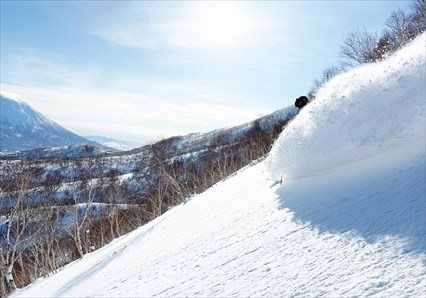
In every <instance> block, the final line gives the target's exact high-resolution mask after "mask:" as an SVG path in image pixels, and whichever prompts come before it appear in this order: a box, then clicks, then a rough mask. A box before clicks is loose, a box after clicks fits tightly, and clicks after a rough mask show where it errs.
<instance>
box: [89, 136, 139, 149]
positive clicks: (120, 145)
mask: <svg viewBox="0 0 426 298" xmlns="http://www.w3.org/2000/svg"><path fill="white" fill-rule="evenodd" d="M84 137H85V138H87V139H89V140H92V141H95V142H98V143H99V144H102V145H104V146H106V147H110V148H114V149H118V150H123V151H127V150H132V149H135V148H138V147H142V146H143V145H142V144H141V143H136V142H129V141H123V140H117V139H113V138H109V137H105V136H84Z"/></svg>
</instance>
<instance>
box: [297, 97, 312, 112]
mask: <svg viewBox="0 0 426 298" xmlns="http://www.w3.org/2000/svg"><path fill="white" fill-rule="evenodd" d="M308 102H309V99H308V98H307V97H306V96H300V97H298V98H297V99H296V102H295V103H294V105H295V106H296V107H297V108H299V110H300V109H301V108H303V107H304V106H306V104H307V103H308Z"/></svg>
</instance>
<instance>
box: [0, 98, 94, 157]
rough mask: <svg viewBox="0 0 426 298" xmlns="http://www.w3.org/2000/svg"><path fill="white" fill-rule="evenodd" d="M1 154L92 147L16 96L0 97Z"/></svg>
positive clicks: (88, 142) (89, 142) (84, 139)
mask: <svg viewBox="0 0 426 298" xmlns="http://www.w3.org/2000/svg"><path fill="white" fill-rule="evenodd" d="M0 116H1V117H0V128H1V129H0V152H2V153H7V152H14V151H20V150H29V149H34V148H40V147H51V146H53V147H58V146H67V145H73V144H85V143H86V144H94V145H99V144H97V143H95V142H93V141H91V140H88V139H86V138H83V137H81V136H78V135H76V134H75V133H72V132H71V131H69V130H67V129H65V128H63V127H62V126H60V125H59V124H57V123H55V122H54V121H52V120H51V119H49V118H48V117H46V116H44V115H43V114H41V113H40V112H38V111H37V110H35V109H34V108H33V107H31V106H30V105H29V104H28V103H26V102H25V101H23V100H22V99H20V98H19V97H17V96H15V95H11V94H9V93H6V92H3V91H2V93H1V94H0Z"/></svg>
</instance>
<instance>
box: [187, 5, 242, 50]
mask: <svg viewBox="0 0 426 298" xmlns="http://www.w3.org/2000/svg"><path fill="white" fill-rule="evenodd" d="M249 24H250V23H249V22H248V20H247V17H246V15H245V12H244V11H243V8H242V7H241V6H239V5H236V4H233V3H208V2H202V3H198V4H197V5H196V6H191V12H190V15H189V23H188V25H187V26H185V27H186V30H185V32H181V34H182V35H183V36H182V37H183V40H184V41H185V42H187V43H189V44H191V45H193V46H211V47H234V46H238V45H240V44H242V43H243V42H245V41H246V37H247V36H248V34H249V31H250V28H249Z"/></svg>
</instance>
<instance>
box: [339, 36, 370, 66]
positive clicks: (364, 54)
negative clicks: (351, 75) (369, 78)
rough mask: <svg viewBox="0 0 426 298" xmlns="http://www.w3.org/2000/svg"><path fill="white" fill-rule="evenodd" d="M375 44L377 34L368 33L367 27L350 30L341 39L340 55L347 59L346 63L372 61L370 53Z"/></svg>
mask: <svg viewBox="0 0 426 298" xmlns="http://www.w3.org/2000/svg"><path fill="white" fill-rule="evenodd" d="M376 44H377V34H375V33H369V32H368V31H367V29H365V28H364V29H362V30H360V29H358V30H355V31H352V32H350V33H349V34H348V36H347V37H346V38H345V40H344V41H343V45H342V46H341V47H340V55H341V56H342V57H343V58H346V59H348V60H349V62H348V64H349V65H352V64H351V61H352V62H356V63H358V64H363V63H368V62H374V61H375V59H374V56H373V55H372V53H373V52H374V49H375V47H376Z"/></svg>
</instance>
